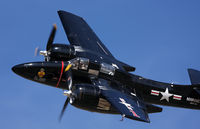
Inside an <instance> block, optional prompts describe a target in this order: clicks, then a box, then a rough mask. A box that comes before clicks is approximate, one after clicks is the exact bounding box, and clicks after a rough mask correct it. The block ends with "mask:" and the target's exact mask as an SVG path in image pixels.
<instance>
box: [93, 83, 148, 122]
mask: <svg viewBox="0 0 200 129" xmlns="http://www.w3.org/2000/svg"><path fill="white" fill-rule="evenodd" d="M97 83H99V84H101V85H104V86H99V87H100V89H101V93H102V95H103V96H104V97H105V99H107V101H109V102H110V103H111V104H112V106H113V107H115V108H116V109H117V110H118V111H119V112H120V113H121V115H122V116H125V117H127V118H130V119H134V120H138V121H144V122H148V123H149V122H150V120H149V117H148V113H147V110H146V104H145V103H144V102H143V101H141V100H140V99H139V98H138V97H137V96H129V95H127V94H126V93H122V92H121V91H119V90H117V89H115V88H112V87H111V86H109V84H108V83H107V82H106V80H104V79H98V81H96V82H94V84H97ZM115 87H117V86H115Z"/></svg>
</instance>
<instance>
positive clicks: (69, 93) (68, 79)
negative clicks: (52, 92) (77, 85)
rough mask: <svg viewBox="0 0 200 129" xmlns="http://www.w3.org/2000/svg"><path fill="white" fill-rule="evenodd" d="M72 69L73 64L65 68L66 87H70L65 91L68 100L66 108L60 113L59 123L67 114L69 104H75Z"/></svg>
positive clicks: (65, 104)
mask: <svg viewBox="0 0 200 129" xmlns="http://www.w3.org/2000/svg"><path fill="white" fill-rule="evenodd" d="M71 68H72V64H71V63H69V64H68V65H67V67H66V68H65V77H66V85H67V87H68V89H69V90H68V91H64V95H65V96H67V99H66V101H65V103H64V106H63V108H62V111H61V113H60V116H59V121H61V120H62V117H63V115H64V113H65V110H66V108H67V105H68V103H69V102H70V103H73V96H72V72H71Z"/></svg>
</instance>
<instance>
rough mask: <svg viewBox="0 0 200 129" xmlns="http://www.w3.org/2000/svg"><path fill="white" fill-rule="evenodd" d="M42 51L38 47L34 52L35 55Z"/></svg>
mask: <svg viewBox="0 0 200 129" xmlns="http://www.w3.org/2000/svg"><path fill="white" fill-rule="evenodd" d="M39 53H40V48H39V47H36V48H35V52H34V56H38V55H39Z"/></svg>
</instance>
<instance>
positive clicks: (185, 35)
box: [0, 0, 200, 129]
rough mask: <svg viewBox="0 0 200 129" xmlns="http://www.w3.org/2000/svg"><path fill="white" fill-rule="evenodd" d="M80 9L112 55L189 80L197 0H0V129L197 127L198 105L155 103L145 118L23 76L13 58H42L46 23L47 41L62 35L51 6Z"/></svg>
mask: <svg viewBox="0 0 200 129" xmlns="http://www.w3.org/2000/svg"><path fill="white" fill-rule="evenodd" d="M60 9H62V10H66V11H69V12H72V13H75V14H77V15H80V16H82V17H84V19H85V20H86V21H87V22H88V24H89V25H90V26H91V27H92V28H93V30H94V31H95V32H96V33H97V35H98V36H99V38H100V39H101V40H102V42H103V43H104V44H105V45H106V46H107V48H108V49H109V50H110V51H111V52H112V53H113V55H114V56H115V57H116V58H117V59H119V60H122V61H124V62H126V63H128V64H130V65H133V66H134V67H136V71H135V72H134V74H137V75H141V76H144V77H146V78H150V79H154V80H158V81H163V82H175V83H179V84H190V81H189V77H188V74H187V68H194V69H198V70H200V60H199V59H200V58H199V57H200V52H199V50H200V49H199V48H200V1H199V0H59V1H58V0H56V1H53V0H29V1H28V0H1V1H0V44H1V47H0V56H1V61H0V66H1V69H0V70H1V74H0V81H1V90H0V128H2V129H4V128H5V129H45V128H48V129H78V128H81V129H111V128H113V129H199V117H200V111H198V110H190V109H181V108H172V107H163V112H162V113H159V114H151V115H150V120H151V123H150V124H147V123H143V122H138V121H134V120H129V119H125V120H124V121H123V122H120V119H121V116H120V115H105V114H98V113H91V112H87V111H83V110H80V109H77V108H75V107H73V106H71V105H69V106H68V108H67V110H66V112H65V116H64V117H63V120H62V122H61V123H59V122H58V116H59V113H60V111H61V109H62V106H63V104H64V101H65V99H66V97H65V96H63V91H62V90H60V89H56V88H52V87H48V86H45V85H41V84H38V83H35V82H31V81H29V80H25V79H23V78H21V77H19V76H17V75H16V74H14V73H13V72H12V71H11V67H12V66H13V65H15V64H19V63H24V62H30V61H42V60H43V57H34V49H35V47H37V46H39V47H40V48H41V49H45V47H46V42H47V39H48V36H49V33H50V30H51V28H52V24H53V23H56V24H57V26H58V31H57V35H56V38H55V42H58V43H67V44H68V43H69V42H68V40H67V38H66V36H65V33H64V30H63V27H62V25H61V22H60V19H59V17H58V15H57V10H60Z"/></svg>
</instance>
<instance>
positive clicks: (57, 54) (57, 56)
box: [49, 44, 76, 61]
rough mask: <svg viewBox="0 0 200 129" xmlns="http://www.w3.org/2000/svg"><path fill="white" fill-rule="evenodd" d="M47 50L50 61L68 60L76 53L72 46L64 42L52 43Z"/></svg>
mask: <svg viewBox="0 0 200 129" xmlns="http://www.w3.org/2000/svg"><path fill="white" fill-rule="evenodd" d="M49 52H50V55H49V56H50V61H61V60H70V59H72V58H74V57H75V55H76V51H75V49H74V46H72V45H65V44H52V46H51V48H50V50H49Z"/></svg>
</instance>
